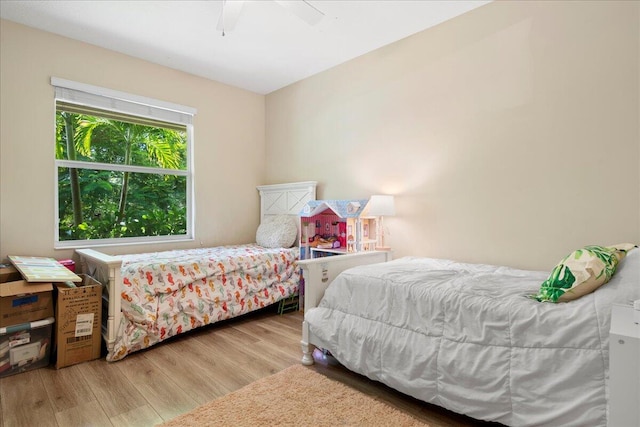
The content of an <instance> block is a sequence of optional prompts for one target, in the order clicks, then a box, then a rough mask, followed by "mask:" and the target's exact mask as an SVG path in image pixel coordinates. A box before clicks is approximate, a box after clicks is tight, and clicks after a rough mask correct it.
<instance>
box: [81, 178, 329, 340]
mask: <svg viewBox="0 0 640 427" xmlns="http://www.w3.org/2000/svg"><path fill="white" fill-rule="evenodd" d="M316 186H317V182H315V181H305V182H294V183H288V184H273V185H260V186H258V187H257V188H258V191H259V192H260V222H262V221H263V220H264V218H265V217H267V216H271V215H295V216H296V218H297V217H298V214H299V213H300V211H301V210H302V208H303V207H304V205H306V204H307V202H308V201H310V200H315V199H316ZM297 222H298V224H299V222H300V221H297ZM76 253H77V254H78V256H79V258H80V271H81V272H83V273H85V274H88V275H90V276H92V277H94V278H95V279H96V280H98V281H100V282H101V283H102V284H103V285H105V286H104V288H103V289H104V291H103V295H102V307H103V315H102V318H103V319H104V321H103V324H102V336H103V338H104V340H105V343H106V345H107V349H108V351H109V352H111V351H112V350H113V346H114V343H115V341H116V337H117V336H118V333H119V331H118V329H119V327H120V321H121V317H122V312H121V297H120V293H121V284H122V277H121V275H120V269H121V266H122V258H121V257H120V256H111V255H108V254H105V253H102V252H99V251H97V250H94V249H76ZM112 295H113V296H116V298H111V296H112ZM105 311H106V312H107V315H106V316H105V315H104V312H105Z"/></svg>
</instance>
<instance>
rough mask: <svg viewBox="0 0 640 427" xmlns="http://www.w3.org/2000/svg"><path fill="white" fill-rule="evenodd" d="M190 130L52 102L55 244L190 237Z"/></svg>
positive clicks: (85, 107) (133, 116)
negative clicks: (55, 213)
mask: <svg viewBox="0 0 640 427" xmlns="http://www.w3.org/2000/svg"><path fill="white" fill-rule="evenodd" d="M189 126H190V125H185V124H175V123H169V122H163V121H160V120H157V119H149V118H146V117H140V116H135V115H130V114H125V113H120V112H113V111H108V110H103V109H100V108H94V107H87V106H83V105H78V104H73V103H70V102H68V101H65V100H56V150H55V152H56V174H57V187H58V194H57V213H58V220H57V241H58V242H59V243H60V244H61V245H62V246H64V245H65V242H66V243H67V244H77V243H78V241H84V243H86V242H91V243H124V242H126V241H150V240H154V241H155V240H164V239H167V238H171V237H173V238H176V237H181V238H185V237H190V232H191V231H190V230H191V226H190V221H189V218H190V211H191V208H190V206H189V203H190V200H191V197H190V196H189V194H190V187H191V180H190V168H189V156H188V151H189V150H188V148H189V139H190V138H189V136H190V130H191V129H190V128H189Z"/></svg>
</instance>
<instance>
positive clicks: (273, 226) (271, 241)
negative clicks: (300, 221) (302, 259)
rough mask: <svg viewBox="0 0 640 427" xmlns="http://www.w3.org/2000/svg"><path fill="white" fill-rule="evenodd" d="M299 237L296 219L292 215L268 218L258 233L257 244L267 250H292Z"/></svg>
mask: <svg viewBox="0 0 640 427" xmlns="http://www.w3.org/2000/svg"><path fill="white" fill-rule="evenodd" d="M297 236H298V227H297V225H296V218H294V217H293V216H291V215H274V216H268V217H266V218H265V219H264V222H263V223H262V224H260V226H259V227H258V230H257V231H256V243H258V244H259V245H260V246H264V247H265V248H290V247H291V246H293V244H294V243H295V242H296V237H297Z"/></svg>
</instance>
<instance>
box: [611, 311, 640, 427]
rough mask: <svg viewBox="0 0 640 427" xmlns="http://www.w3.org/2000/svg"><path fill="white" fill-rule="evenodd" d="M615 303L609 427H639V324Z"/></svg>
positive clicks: (631, 315)
mask: <svg viewBox="0 0 640 427" xmlns="http://www.w3.org/2000/svg"><path fill="white" fill-rule="evenodd" d="M633 312H634V310H633V306H631V305H621V304H614V305H613V308H612V310H611V331H610V335H609V427H638V426H640V324H637V323H635V322H634V317H633V316H634V313H633Z"/></svg>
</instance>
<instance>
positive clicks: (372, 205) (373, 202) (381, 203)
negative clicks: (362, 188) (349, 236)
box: [368, 195, 396, 216]
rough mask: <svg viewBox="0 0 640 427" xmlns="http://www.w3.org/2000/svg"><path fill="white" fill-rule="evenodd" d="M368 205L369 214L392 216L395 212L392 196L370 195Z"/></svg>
mask: <svg viewBox="0 0 640 427" xmlns="http://www.w3.org/2000/svg"><path fill="white" fill-rule="evenodd" d="M368 207H369V215H371V216H393V215H395V214H396V206H395V204H394V202H393V196H382V195H378V196H371V199H369V206H368Z"/></svg>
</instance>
